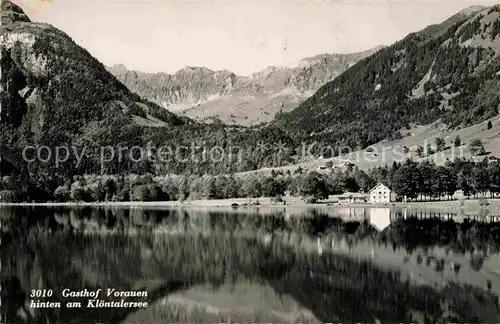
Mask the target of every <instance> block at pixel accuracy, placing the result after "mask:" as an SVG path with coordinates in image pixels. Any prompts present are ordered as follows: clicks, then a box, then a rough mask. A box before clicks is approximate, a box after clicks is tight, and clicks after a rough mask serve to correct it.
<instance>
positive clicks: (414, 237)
mask: <svg viewBox="0 0 500 324" xmlns="http://www.w3.org/2000/svg"><path fill="white" fill-rule="evenodd" d="M0 217H1V218H0V219H1V221H2V227H1V230H2V244H4V246H6V247H8V248H7V249H3V250H2V268H3V271H2V283H3V284H2V287H7V288H6V289H2V294H7V295H8V296H7V297H8V300H9V303H7V304H2V310H3V311H4V312H5V314H6V315H7V316H8V317H7V318H15V319H16V320H23V319H24V320H25V321H27V322H41V323H46V322H51V323H52V322H59V323H66V322H69V321H72V322H82V323H88V322H96V321H104V322H106V323H118V322H121V321H124V320H127V321H128V320H141V321H143V322H148V321H149V322H186V321H187V322H197V321H201V322H202V321H205V322H206V321H207V320H208V321H222V320H224V321H225V320H233V321H235V320H238V321H243V320H246V321H259V320H260V321H278V320H280V321H287V322H304V321H307V322H331V321H341V322H355V321H366V322H373V321H374V320H380V321H382V322H396V321H407V320H408V321H410V320H413V321H414V322H422V323H423V322H433V323H435V322H437V321H443V320H445V321H469V322H475V321H478V320H480V321H483V322H492V321H494V320H496V319H498V318H499V313H498V306H497V305H498V298H497V297H496V296H497V295H498V293H499V287H500V282H499V279H498V277H499V274H498V271H499V270H498V269H500V267H499V266H500V261H499V260H500V259H499V257H498V250H499V246H500V234H499V233H500V231H499V228H498V226H499V225H500V224H499V223H496V222H494V219H489V218H485V217H483V218H478V217H476V220H474V219H469V218H467V217H463V215H457V214H451V213H446V214H437V213H427V214H425V213H422V212H421V211H410V210H394V209H388V208H330V209H310V210H309V209H308V210H304V209H294V208H274V209H251V208H248V209H243V208H239V209H200V208H198V209H197V208H190V209H186V208H184V209H182V208H181V209H161V208H116V207H115V208H96V207H94V208H92V207H84V208H77V207H75V208H68V207H66V208H62V207H26V208H21V207H2V208H1V209H0ZM63 287H71V288H73V289H76V290H78V289H82V288H84V287H86V288H87V287H88V288H95V289H97V288H103V289H104V288H105V287H119V288H120V289H146V290H147V291H148V292H149V298H150V305H151V306H150V307H149V308H147V309H144V310H140V311H135V310H133V311H132V310H123V309H111V310H110V309H104V310H103V309H100V310H99V309H90V310H89V309H80V310H78V309H77V310H70V309H67V308H61V309H57V310H46V309H30V308H29V307H28V306H27V303H29V298H28V297H27V293H28V292H29V291H30V290H31V289H35V288H40V289H42V288H51V289H54V291H55V295H54V299H59V300H63V298H62V297H61V295H60V291H61V289H62V288H63ZM228 296H229V297H228ZM242 296H243V297H244V298H243V300H241V302H239V303H237V302H236V301H237V300H240V299H241V298H242ZM221 300H231V301H234V303H233V304H231V306H230V307H223V304H224V303H222V302H221ZM262 300H266V302H265V303H261V301H262ZM270 305H272V307H271V306H270ZM214 309H215V310H216V311H213V310H214ZM235 309H237V310H238V312H236V313H237V314H239V315H236V313H235V312H234V310H235ZM241 314H244V315H241ZM155 316H156V317H155Z"/></svg>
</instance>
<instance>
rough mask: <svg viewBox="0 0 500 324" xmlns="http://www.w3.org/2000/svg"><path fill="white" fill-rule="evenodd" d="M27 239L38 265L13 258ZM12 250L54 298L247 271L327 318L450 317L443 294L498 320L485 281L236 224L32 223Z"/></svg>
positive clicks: (62, 314)
mask: <svg viewBox="0 0 500 324" xmlns="http://www.w3.org/2000/svg"><path fill="white" fill-rule="evenodd" d="M28 248H31V249H33V250H34V251H35V254H36V260H37V261H36V263H34V261H33V262H31V264H32V266H31V267H24V266H23V267H18V266H16V265H14V264H13V263H12V261H13V260H14V259H15V260H18V261H17V262H20V261H21V260H22V259H23V255H24V254H23V253H24V251H26V249H28ZM9 251H10V252H9V253H17V254H16V257H15V258H11V259H10V260H11V261H9V262H6V263H3V271H5V275H7V276H12V277H17V278H19V280H20V286H21V287H22V290H24V291H27V290H28V289H29V288H32V287H33V281H32V280H33V279H32V278H35V277H37V276H41V278H42V280H41V282H42V286H41V287H40V288H52V289H55V298H59V299H61V296H60V295H59V290H60V289H61V288H62V287H69V288H73V289H81V288H82V286H85V287H87V288H89V289H93V288H98V287H99V288H101V287H120V288H121V289H140V288H142V289H145V288H147V289H149V290H150V292H151V294H155V296H156V297H154V298H153V299H155V298H160V297H162V296H164V295H165V294H169V293H171V292H173V291H176V290H178V289H183V288H186V287H189V286H191V285H196V284H199V283H212V284H214V285H220V284H221V283H224V282H237V281H238V280H243V279H245V280H251V281H253V282H260V283H262V284H265V285H270V286H271V287H273V288H274V289H275V290H276V291H277V292H279V293H282V294H288V295H291V296H292V297H293V298H294V299H296V300H297V301H298V302H299V303H300V304H302V305H304V306H306V307H307V308H309V309H311V310H312V311H313V312H314V314H315V315H316V316H317V317H318V318H319V319H320V320H321V321H322V322H327V321H332V319H333V320H339V321H344V322H355V321H367V322H368V321H370V322H371V321H373V319H374V318H378V319H380V320H381V321H383V322H396V321H406V320H410V319H411V318H410V316H411V313H412V312H413V311H418V312H421V313H423V314H425V316H427V318H428V320H429V321H431V322H437V321H438V320H440V319H443V317H442V315H443V314H442V309H441V308H440V306H439V305H440V301H442V300H447V301H449V304H450V305H458V304H460V303H462V304H460V305H461V306H465V308H462V309H453V310H454V311H455V312H457V313H458V314H459V319H460V320H462V321H468V320H474V319H475V318H476V317H475V316H479V317H478V318H479V319H480V320H482V321H485V322H490V320H491V319H492V318H496V317H497V316H498V313H495V311H496V307H495V306H494V304H493V303H494V300H493V297H492V296H491V295H487V294H486V293H485V292H483V291H481V290H480V289H476V288H472V287H469V286H467V287H466V286H453V287H448V288H446V289H445V290H444V291H436V290H434V289H432V288H431V287H414V286H412V285H410V283H409V282H401V280H400V278H401V275H400V274H399V273H397V272H388V271H384V270H381V269H378V268H376V267H375V266H373V264H371V263H370V262H366V261H360V260H355V259H352V258H350V257H347V256H339V255H333V254H328V253H324V254H323V255H321V256H318V255H316V254H313V253H307V252H305V251H303V250H300V249H294V248H292V247H289V246H286V245H284V244H282V243H281V242H279V241H277V240H274V241H272V242H270V243H269V244H268V245H265V244H263V243H261V242H260V241H258V240H256V239H251V238H242V237H240V236H239V235H233V234H231V233H222V232H214V233H213V235H202V234H201V233H190V232H187V233H183V234H182V235H166V234H165V235H162V236H158V237H156V239H153V238H152V236H151V235H149V234H147V233H144V234H141V233H140V234H138V235H136V236H134V237H131V236H128V235H121V234H117V235H112V236H111V235H108V236H98V235H93V236H85V235H81V234H73V233H71V232H67V231H58V232H53V233H48V232H46V231H38V230H36V229H33V230H31V231H29V232H27V233H25V237H24V238H22V239H16V240H13V242H12V245H11V246H10V249H9ZM145 251H151V252H148V253H145ZM24 258H26V257H25V256H24ZM6 259H7V260H8V259H9V258H6ZM21 262H22V261H21ZM26 262H28V263H29V261H26ZM25 269H30V270H28V271H26V270H25ZM22 271H26V272H22ZM479 301H481V302H479ZM151 303H152V300H151ZM464 303H465V304H464ZM127 312H128V310H120V309H113V310H109V309H106V310H105V311H99V310H92V309H91V310H89V309H82V310H80V311H79V312H77V313H75V312H69V311H68V310H65V309H61V310H59V312H52V311H45V310H43V311H42V313H41V314H40V315H44V316H48V318H49V319H50V322H60V323H63V322H69V320H70V319H71V320H72V321H74V322H78V321H84V322H89V320H90V321H91V322H96V321H101V322H106V323H116V322H118V321H119V320H121V319H123V318H124V317H125V316H126V315H127ZM494 316H496V317H494Z"/></svg>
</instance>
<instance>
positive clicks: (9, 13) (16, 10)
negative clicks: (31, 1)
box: [0, 0, 31, 25]
mask: <svg viewBox="0 0 500 324" xmlns="http://www.w3.org/2000/svg"><path fill="white" fill-rule="evenodd" d="M1 3H2V5H1V7H0V11H1V15H2V16H1V21H2V25H10V24H14V23H16V22H31V20H30V19H29V17H28V15H26V13H25V12H24V11H23V9H21V8H20V7H19V6H18V5H16V4H15V3H13V2H12V1H10V0H2V2H1Z"/></svg>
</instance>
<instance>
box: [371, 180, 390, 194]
mask: <svg viewBox="0 0 500 324" xmlns="http://www.w3.org/2000/svg"><path fill="white" fill-rule="evenodd" d="M379 185H382V186H384V187H386V188H387V189H389V190H391V189H390V188H389V186H387V185H386V184H385V183H382V182H379V183H377V184H376V185H375V186H374V187H373V188H371V189H370V191H368V192H372V191H373V190H374V189H375V188H377V187H378V186H379Z"/></svg>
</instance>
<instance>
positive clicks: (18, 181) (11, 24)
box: [0, 1, 293, 199]
mask: <svg viewBox="0 0 500 324" xmlns="http://www.w3.org/2000/svg"><path fill="white" fill-rule="evenodd" d="M1 9H2V10H1V13H2V26H1V30H0V36H1V37H2V43H1V51H2V57H1V62H0V64H1V67H2V80H1V85H0V86H1V87H0V100H1V104H2V110H1V122H0V132H1V134H2V136H1V137H0V155H1V157H2V163H1V166H2V170H1V171H2V179H1V182H0V188H1V189H7V190H15V191H18V192H19V194H20V195H21V196H23V197H31V198H30V199H35V197H39V196H40V194H42V195H43V193H45V194H47V195H49V196H50V195H52V193H53V191H54V189H55V188H56V187H57V186H58V185H61V184H63V183H65V182H68V181H69V182H72V181H73V177H74V176H76V175H82V174H92V173H94V174H95V173H100V174H102V173H105V174H116V173H130V172H135V173H140V174H142V173H145V172H153V173H200V174H202V173H206V172H209V173H226V172H228V173H229V172H236V171H242V170H251V169H255V168H260V167H262V166H265V165H277V164H286V163H288V162H289V161H287V160H286V158H285V159H277V158H276V157H275V156H274V155H273V154H271V153H269V152H262V153H261V152H255V148H256V146H257V145H256V143H257V142H266V143H269V142H271V141H272V140H280V139H283V141H284V142H285V143H291V141H290V139H289V138H288V137H286V136H285V135H283V133H282V132H281V131H280V130H278V129H275V128H274V129H273V128H266V129H263V130H259V131H257V130H254V129H249V130H243V129H240V128H238V127H226V126H225V125H222V124H218V123H216V124H213V125H206V124H202V123H198V122H194V121H192V120H190V119H189V118H186V117H178V116H176V115H174V114H172V113H170V112H168V111H167V110H166V109H164V108H163V107H160V106H158V105H156V104H154V103H151V102H148V101H146V100H143V99H141V98H140V97H139V96H138V95H136V94H133V93H132V92H130V91H129V90H128V89H127V88H126V87H125V86H124V85H123V84H122V83H120V82H119V81H118V80H117V79H116V78H115V77H114V76H113V75H112V74H110V73H109V72H108V71H107V70H106V68H105V67H104V66H103V65H102V64H101V63H100V62H99V61H97V60H96V59H95V58H94V57H92V56H91V55H90V53H88V52H87V51H86V50H85V49H83V48H81V47H80V46H78V45H76V43H75V42H74V41H73V40H72V39H71V38H70V37H69V36H68V35H66V34H65V33H63V32H62V31H60V30H58V29H56V28H54V27H53V26H51V25H48V24H43V23H35V22H30V21H29V19H28V17H27V16H26V15H25V14H24V13H23V11H22V9H21V8H19V7H18V6H16V5H15V4H13V3H12V2H10V1H3V2H2V8H1ZM148 144H149V145H152V146H155V147H165V146H166V147H168V148H169V149H171V150H173V151H174V153H175V152H176V149H178V148H179V147H180V146H185V148H187V149H185V150H184V151H183V156H179V155H181V154H177V155H176V156H170V157H168V158H166V159H165V160H162V161H153V160H152V159H148V158H147V157H146V156H145V154H147V153H148V152H147V150H148V148H147V147H148ZM192 145H196V146H197V147H199V149H198V151H197V152H194V153H193V154H192V155H191V151H192V150H191V151H189V152H187V151H188V149H190V148H191V147H192ZM215 146H217V147H218V148H219V149H222V150H226V151H225V152H224V154H225V155H226V156H223V157H222V158H223V159H221V160H219V159H217V161H215V162H214V161H213V160H211V159H205V160H202V159H201V158H200V157H201V154H202V153H203V149H207V150H209V149H210V148H212V147H215ZM290 146H293V145H292V144H290ZM106 147H112V148H113V149H114V150H115V153H116V152H117V151H118V150H119V149H121V148H124V149H125V150H124V151H123V152H122V153H123V155H122V156H123V158H120V157H119V156H117V155H115V158H114V159H111V160H110V161H103V160H102V154H101V153H102V150H103V148H106ZM230 147H235V148H236V149H240V150H241V149H242V148H245V149H246V148H249V150H248V151H245V152H242V153H241V154H242V155H243V157H242V158H239V159H237V160H236V159H234V160H230V159H228V158H227V154H229V148H230ZM26 148H28V149H30V150H29V154H28V156H23V154H24V153H26V152H25V149H26ZM134 148H137V149H138V150H135V151H134ZM202 148H203V149H202ZM65 149H69V151H64V150H65ZM57 150H59V153H62V152H63V151H64V152H65V153H62V154H68V158H67V159H66V160H65V161H64V163H59V164H58V163H56V154H57V153H56V152H57ZM141 150H142V151H141ZM24 155H25V154H24ZM194 155H196V156H197V157H196V158H193V156H194ZM80 158H81V159H80ZM28 160H29V161H28ZM33 188H36V190H35V189H33ZM1 189H0V190H1ZM30 190H35V193H29V191H30ZM41 199H44V198H43V197H42V198H41Z"/></svg>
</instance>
